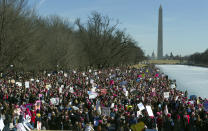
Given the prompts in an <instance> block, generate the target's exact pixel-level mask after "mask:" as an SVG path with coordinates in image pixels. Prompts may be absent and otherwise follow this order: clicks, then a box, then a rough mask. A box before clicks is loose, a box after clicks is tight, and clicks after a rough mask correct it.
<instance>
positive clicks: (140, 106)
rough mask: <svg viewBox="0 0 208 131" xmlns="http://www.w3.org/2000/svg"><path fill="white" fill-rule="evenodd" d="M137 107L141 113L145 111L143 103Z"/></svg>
mask: <svg viewBox="0 0 208 131" xmlns="http://www.w3.org/2000/svg"><path fill="white" fill-rule="evenodd" d="M137 106H138V108H139V110H140V111H142V110H144V109H145V107H144V105H143V104H142V103H141V102H140V103H139V104H137Z"/></svg>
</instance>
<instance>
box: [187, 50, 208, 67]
mask: <svg viewBox="0 0 208 131" xmlns="http://www.w3.org/2000/svg"><path fill="white" fill-rule="evenodd" d="M188 62H189V63H192V64H203V65H208V49H207V50H205V51H204V52H203V53H194V54H192V55H190V56H189V57H188Z"/></svg>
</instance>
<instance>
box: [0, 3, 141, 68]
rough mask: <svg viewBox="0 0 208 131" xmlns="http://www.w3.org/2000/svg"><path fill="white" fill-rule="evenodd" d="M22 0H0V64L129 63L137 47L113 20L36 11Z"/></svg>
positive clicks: (136, 54)
mask: <svg viewBox="0 0 208 131" xmlns="http://www.w3.org/2000/svg"><path fill="white" fill-rule="evenodd" d="M27 2H28V1H26V0H0V69H1V70H5V69H7V68H9V66H10V65H14V68H15V69H19V70H43V69H49V70H53V69H57V67H58V68H64V69H71V68H86V67H89V66H90V67H95V68H103V67H109V66H118V65H126V64H135V63H137V62H139V61H142V60H143V59H145V56H144V52H143V50H142V49H141V48H140V47H139V46H138V44H137V42H136V41H135V40H134V39H132V38H131V36H130V35H128V34H127V33H126V32H125V31H124V30H121V29H120V28H119V23H118V22H115V21H113V20H112V19H111V18H109V17H108V16H103V15H101V14H100V13H98V12H92V13H91V14H90V16H89V17H88V19H87V20H86V21H85V22H82V20H81V19H79V18H77V19H76V20H75V22H74V23H71V22H70V21H69V20H67V19H65V18H62V17H60V16H56V15H54V16H46V17H42V16H39V15H38V14H37V13H36V11H35V10H32V9H30V8H29V6H28V3H27Z"/></svg>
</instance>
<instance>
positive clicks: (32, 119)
mask: <svg viewBox="0 0 208 131" xmlns="http://www.w3.org/2000/svg"><path fill="white" fill-rule="evenodd" d="M35 121H36V111H35V110H34V108H33V109H32V110H31V125H32V126H33V127H35Z"/></svg>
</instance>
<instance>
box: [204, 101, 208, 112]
mask: <svg viewBox="0 0 208 131" xmlns="http://www.w3.org/2000/svg"><path fill="white" fill-rule="evenodd" d="M203 105H204V110H205V111H208V101H205V102H204V104H203Z"/></svg>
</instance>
